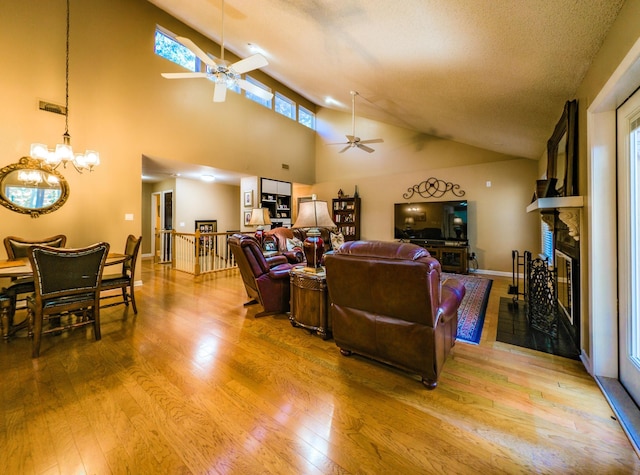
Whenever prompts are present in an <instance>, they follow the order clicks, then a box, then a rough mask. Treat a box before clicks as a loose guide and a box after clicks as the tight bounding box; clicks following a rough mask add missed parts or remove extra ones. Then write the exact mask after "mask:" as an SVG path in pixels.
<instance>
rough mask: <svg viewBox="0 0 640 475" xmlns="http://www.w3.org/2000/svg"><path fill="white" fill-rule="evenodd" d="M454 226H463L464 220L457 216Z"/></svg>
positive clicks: (454, 219)
mask: <svg viewBox="0 0 640 475" xmlns="http://www.w3.org/2000/svg"><path fill="white" fill-rule="evenodd" d="M453 224H455V225H456V226H462V218H460V217H458V216H456V217H455V218H453Z"/></svg>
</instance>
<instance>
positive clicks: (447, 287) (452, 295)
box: [438, 279, 466, 320]
mask: <svg viewBox="0 0 640 475" xmlns="http://www.w3.org/2000/svg"><path fill="white" fill-rule="evenodd" d="M465 291H466V289H465V288H464V284H463V283H462V282H460V281H458V280H455V279H447V280H445V281H444V282H443V283H442V287H441V292H440V306H439V307H438V319H440V318H444V319H446V320H448V319H449V318H450V317H452V316H454V315H457V313H458V307H459V306H460V302H462V299H463V297H464V294H465Z"/></svg>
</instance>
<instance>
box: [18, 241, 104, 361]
mask: <svg viewBox="0 0 640 475" xmlns="http://www.w3.org/2000/svg"><path fill="white" fill-rule="evenodd" d="M108 253H109V244H108V243H106V242H100V243H96V244H92V245H91V246H87V247H84V248H78V249H57V248H53V247H48V246H32V247H30V248H29V260H30V261H31V267H32V268H33V276H34V282H35V294H34V295H32V296H29V297H28V298H27V321H28V325H27V326H28V334H29V336H30V337H32V339H33V341H32V349H31V356H32V358H37V357H38V356H40V341H41V339H42V335H44V334H48V333H58V332H60V331H62V330H70V329H72V328H76V327H81V326H85V325H93V334H94V336H95V339H96V340H100V338H101V335H100V284H101V281H102V272H103V270H104V263H105V261H106V259H107V254H108ZM45 320H47V321H48V322H49V327H48V328H47V329H46V330H45V329H44V321H45Z"/></svg>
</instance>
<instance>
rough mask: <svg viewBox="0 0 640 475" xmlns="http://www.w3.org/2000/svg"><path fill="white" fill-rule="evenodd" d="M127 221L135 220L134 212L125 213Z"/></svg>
mask: <svg viewBox="0 0 640 475" xmlns="http://www.w3.org/2000/svg"><path fill="white" fill-rule="evenodd" d="M124 220H125V221H133V213H127V214H125V215H124Z"/></svg>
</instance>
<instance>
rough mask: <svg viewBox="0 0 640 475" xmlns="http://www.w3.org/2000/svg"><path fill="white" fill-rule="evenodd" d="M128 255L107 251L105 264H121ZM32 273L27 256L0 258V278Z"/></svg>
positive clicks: (25, 275)
mask: <svg viewBox="0 0 640 475" xmlns="http://www.w3.org/2000/svg"><path fill="white" fill-rule="evenodd" d="M127 259H129V256H127V255H126V254H118V253H115V252H114V253H111V252H110V253H109V255H107V260H106V262H105V264H104V265H105V266H113V265H117V264H122V263H123V262H125V261H126V260H127ZM32 275H33V269H31V263H30V262H29V259H28V258H20V259H0V278H2V277H9V278H16V277H31V276H32Z"/></svg>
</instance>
